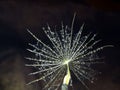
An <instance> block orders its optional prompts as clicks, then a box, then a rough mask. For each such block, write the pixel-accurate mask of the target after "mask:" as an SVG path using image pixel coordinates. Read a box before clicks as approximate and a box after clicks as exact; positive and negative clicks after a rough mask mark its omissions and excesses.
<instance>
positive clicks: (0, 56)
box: [0, 0, 120, 90]
mask: <svg viewBox="0 0 120 90" xmlns="http://www.w3.org/2000/svg"><path fill="white" fill-rule="evenodd" d="M75 12H76V13H77V15H76V20H75V25H74V28H75V29H74V30H75V32H77V31H78V29H79V27H80V26H81V25H82V23H83V22H85V27H84V29H85V30H84V32H90V31H92V32H94V33H98V38H100V39H102V45H105V44H111V45H114V47H113V48H106V49H104V50H103V51H102V56H105V59H104V62H105V64H104V65H99V67H98V69H99V70H100V71H101V72H102V74H101V75H98V76H97V78H98V80H96V81H95V84H88V86H89V88H90V90H120V31H119V30H120V2H119V0H24V1H19V0H1V1H0V90H40V87H41V86H42V84H38V83H36V84H33V85H30V86H26V83H27V82H28V81H30V80H31V79H33V78H35V77H34V76H33V77H29V76H27V74H28V73H30V72H31V71H32V69H30V68H27V67H25V66H24V64H25V63H26V62H27V60H25V59H24V57H25V56H27V55H29V53H28V52H27V51H26V48H29V46H28V43H35V40H34V39H33V38H32V36H30V34H29V33H28V32H27V30H26V29H27V28H28V29H30V31H31V32H33V33H34V34H35V35H36V36H37V37H38V38H40V39H42V40H43V41H44V40H46V38H45V35H44V33H43V31H42V29H41V28H42V27H43V26H46V23H49V24H50V25H51V26H55V25H57V26H60V24H61V21H63V22H64V24H67V25H69V26H70V25H71V21H72V18H73V15H74V13H75ZM46 42H47V41H46ZM81 87H82V86H81ZM74 88H75V90H80V85H79V82H78V81H76V80H75V81H74ZM83 90H84V89H83Z"/></svg>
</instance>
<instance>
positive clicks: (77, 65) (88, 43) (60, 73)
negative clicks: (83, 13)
mask: <svg viewBox="0 0 120 90" xmlns="http://www.w3.org/2000/svg"><path fill="white" fill-rule="evenodd" d="M74 20H75V15H74V18H73V21H72V25H71V27H70V28H69V27H68V26H67V25H66V26H64V25H63V23H62V25H61V30H60V31H58V32H57V31H53V30H51V28H50V26H49V25H47V28H45V27H43V31H44V32H45V34H46V36H47V37H48V38H49V40H50V42H51V44H52V45H51V46H49V45H47V44H45V43H44V42H42V41H41V40H40V39H38V38H37V37H36V36H35V35H34V34H33V33H32V32H30V31H29V30H28V32H29V33H30V34H31V35H32V36H33V37H34V38H35V39H36V41H37V44H36V45H33V44H29V45H30V46H32V47H33V50H31V49H27V50H28V51H29V52H31V53H33V54H35V55H36V58H32V57H27V58H26V59H28V60H31V61H33V63H32V64H26V66H28V67H33V68H37V69H38V71H36V72H32V73H30V74H29V75H36V74H39V75H40V78H38V79H36V80H33V81H31V82H29V83H28V84H32V83H35V82H38V81H40V80H43V81H44V82H45V83H46V85H45V86H44V88H43V89H48V90H58V88H60V86H61V84H62V83H63V78H64V77H65V75H66V73H67V69H68V68H69V73H71V72H73V73H74V75H75V76H76V77H77V79H78V80H79V81H80V82H81V83H82V84H83V85H84V86H85V87H86V88H88V87H87V85H86V84H85V82H84V79H86V80H89V81H90V82H93V79H94V75H95V71H94V70H93V69H92V68H91V64H95V63H99V61H98V60H99V59H101V58H99V57H98V56H97V55H96V53H97V52H98V51H100V50H102V49H103V48H105V47H112V45H105V46H102V47H98V48H95V47H94V46H95V45H96V44H97V43H99V42H100V41H101V40H97V41H96V40H95V37H96V34H93V35H92V34H91V33H90V34H87V35H85V36H83V35H82V31H83V27H84V24H83V25H82V26H81V27H80V30H79V31H78V33H76V35H73V32H74V30H73V25H74ZM71 80H72V77H71Z"/></svg>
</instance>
